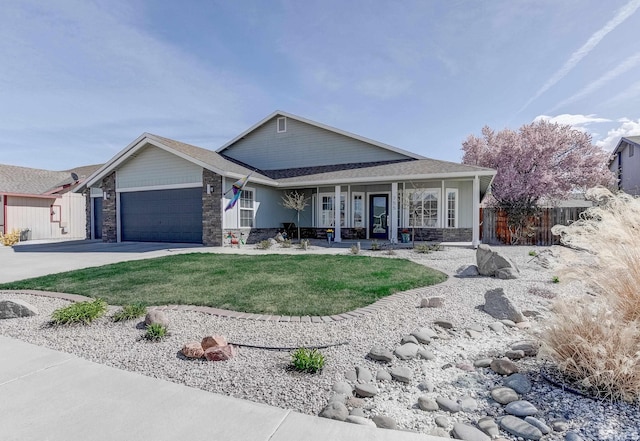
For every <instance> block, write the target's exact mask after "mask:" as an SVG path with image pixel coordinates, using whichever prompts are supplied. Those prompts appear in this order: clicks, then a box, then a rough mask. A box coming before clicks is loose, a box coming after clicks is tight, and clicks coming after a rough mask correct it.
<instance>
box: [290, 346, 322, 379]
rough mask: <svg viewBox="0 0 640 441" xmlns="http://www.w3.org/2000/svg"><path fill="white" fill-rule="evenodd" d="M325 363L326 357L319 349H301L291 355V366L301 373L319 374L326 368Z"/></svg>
mask: <svg viewBox="0 0 640 441" xmlns="http://www.w3.org/2000/svg"><path fill="white" fill-rule="evenodd" d="M324 362H325V359H324V355H322V353H320V351H318V350H317V349H307V348H299V349H296V350H295V351H294V352H293V354H291V366H293V368H294V369H295V370H297V371H300V372H309V373H314V372H318V371H320V370H322V368H323V367H324Z"/></svg>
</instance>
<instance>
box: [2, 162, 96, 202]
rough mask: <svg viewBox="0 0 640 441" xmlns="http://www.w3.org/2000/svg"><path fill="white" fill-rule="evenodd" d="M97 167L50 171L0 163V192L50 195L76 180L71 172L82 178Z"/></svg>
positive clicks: (23, 194)
mask: <svg viewBox="0 0 640 441" xmlns="http://www.w3.org/2000/svg"><path fill="white" fill-rule="evenodd" d="M98 168H99V165H89V166H84V167H78V168H75V169H71V170H65V171H51V170H42V169H37V168H29V167H19V166H16V165H7V164H0V193H4V194H13V195H21V196H27V195H31V196H44V195H51V194H53V193H57V192H58V191H60V190H62V189H63V188H65V187H68V186H71V185H73V184H75V183H76V182H77V181H76V180H75V179H73V178H72V176H71V173H75V174H77V175H78V180H82V179H83V178H86V177H87V175H88V174H91V173H92V172H94V171H95V170H97V169H98Z"/></svg>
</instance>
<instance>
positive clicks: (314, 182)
mask: <svg viewBox="0 0 640 441" xmlns="http://www.w3.org/2000/svg"><path fill="white" fill-rule="evenodd" d="M495 175H496V172H495V171H475V172H457V173H428V174H413V175H394V176H364V177H359V178H349V179H339V178H336V179H311V180H308V181H296V182H291V183H289V182H278V187H281V188H295V187H298V188H301V187H321V186H324V185H349V184H371V183H391V182H400V181H426V180H432V179H473V178H475V177H476V176H477V177H491V178H493V177H494V176H495Z"/></svg>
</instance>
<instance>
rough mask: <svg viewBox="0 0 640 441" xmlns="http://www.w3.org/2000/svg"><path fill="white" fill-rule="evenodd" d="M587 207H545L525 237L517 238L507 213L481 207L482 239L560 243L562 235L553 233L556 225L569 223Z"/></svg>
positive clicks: (498, 242) (539, 243)
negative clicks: (508, 221) (510, 227)
mask: <svg viewBox="0 0 640 441" xmlns="http://www.w3.org/2000/svg"><path fill="white" fill-rule="evenodd" d="M586 209H587V208H586V207H555V208H543V209H541V210H540V214H539V216H537V217H535V218H534V219H533V228H532V230H531V231H530V232H529V234H528V235H526V237H524V238H520V239H517V238H516V237H514V236H513V235H512V232H511V231H510V230H509V227H508V225H507V215H506V213H505V212H504V211H502V210H497V209H495V208H484V209H480V219H482V228H481V229H480V239H481V241H482V243H486V244H493V245H496V244H505V245H540V246H549V245H557V244H559V243H560V236H555V235H553V234H552V233H551V228H552V227H553V226H554V225H559V224H560V225H569V224H570V223H572V222H574V221H576V220H578V219H579V217H580V213H582V212H583V211H585V210H586Z"/></svg>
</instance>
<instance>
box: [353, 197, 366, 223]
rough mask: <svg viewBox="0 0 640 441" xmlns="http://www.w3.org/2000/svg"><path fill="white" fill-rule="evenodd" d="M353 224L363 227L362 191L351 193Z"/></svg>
mask: <svg viewBox="0 0 640 441" xmlns="http://www.w3.org/2000/svg"><path fill="white" fill-rule="evenodd" d="M353 226H354V227H355V228H364V195H363V194H362V193H354V194H353Z"/></svg>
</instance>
